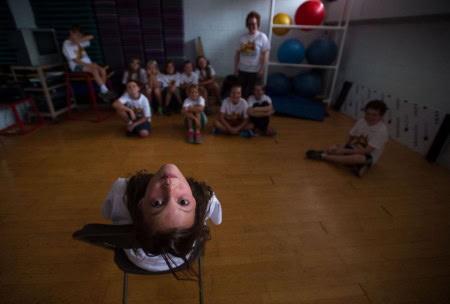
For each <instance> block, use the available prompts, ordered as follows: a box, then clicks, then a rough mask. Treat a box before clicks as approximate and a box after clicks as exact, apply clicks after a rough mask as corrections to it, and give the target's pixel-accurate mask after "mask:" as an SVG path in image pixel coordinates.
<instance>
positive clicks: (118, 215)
mask: <svg viewBox="0 0 450 304" xmlns="http://www.w3.org/2000/svg"><path fill="white" fill-rule="evenodd" d="M126 188H127V179H125V178H118V179H117V180H116V181H115V182H114V183H113V184H112V186H111V189H110V190H109V193H108V195H107V196H106V198H105V201H104V203H103V207H102V211H101V215H102V216H103V217H104V218H105V219H108V220H111V221H112V223H113V224H114V225H129V224H133V220H132V218H131V215H130V212H129V211H128V208H127V203H126V201H125V199H124V194H125V190H126ZM206 212H207V215H206V219H211V221H212V222H213V223H214V224H216V225H219V224H220V223H222V207H221V205H220V202H219V200H218V199H217V197H216V196H215V195H213V196H212V197H211V199H210V200H209V203H208V209H207V211H206ZM124 251H125V253H126V255H127V256H128V258H129V259H130V261H131V262H133V264H135V265H136V266H138V267H140V268H143V269H146V270H150V271H164V270H168V269H169V267H168V266H167V264H166V262H165V261H164V258H163V257H162V256H153V257H149V256H147V255H146V254H145V253H144V251H143V250H142V249H138V250H136V252H135V251H134V250H133V249H124ZM170 257H171V259H169V260H172V261H173V263H171V266H172V267H176V266H180V265H182V264H183V263H184V262H183V260H182V259H180V258H178V257H174V256H170Z"/></svg>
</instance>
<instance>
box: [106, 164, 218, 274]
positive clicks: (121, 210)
mask: <svg viewBox="0 0 450 304" xmlns="http://www.w3.org/2000/svg"><path fill="white" fill-rule="evenodd" d="M101 214H102V216H103V217H104V218H106V219H109V220H111V221H112V223H113V224H116V225H128V224H134V227H135V241H136V242H135V244H136V245H135V248H134V249H124V251H125V253H126V255H127V256H128V258H129V259H130V261H131V262H132V263H134V264H135V265H137V266H138V267H140V268H143V269H146V270H150V271H167V270H170V271H172V273H173V274H174V276H175V277H176V278H177V279H179V277H178V276H177V275H176V273H175V272H174V271H173V270H174V269H175V268H176V267H178V266H181V265H183V264H186V265H187V266H188V269H187V271H186V272H187V273H186V274H187V275H188V276H189V277H198V275H197V273H196V272H195V271H194V270H193V269H192V267H191V266H192V262H193V260H194V259H195V258H196V257H197V256H198V254H201V253H202V252H204V248H205V244H206V241H208V240H209V239H210V230H209V227H208V224H207V221H208V219H210V220H212V222H213V223H214V224H216V225H218V224H220V223H221V222H222V208H221V205H220V202H219V201H218V200H217V198H216V196H215V194H214V192H213V189H212V188H211V187H210V186H209V185H207V184H205V183H203V182H199V181H196V180H195V179H193V178H190V177H187V178H186V177H185V176H184V175H183V174H182V173H181V171H180V170H179V169H178V168H177V166H175V165H173V164H165V165H163V166H162V167H161V168H160V169H159V170H158V171H157V172H156V173H154V174H151V173H148V172H146V171H145V170H142V171H139V172H137V173H136V174H135V175H133V176H131V177H129V178H127V179H125V178H119V179H117V180H116V182H114V184H113V185H112V187H111V190H110V191H109V193H108V195H107V197H106V198H105V201H104V203H103V208H102V212H101Z"/></svg>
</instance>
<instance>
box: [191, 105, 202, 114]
mask: <svg viewBox="0 0 450 304" xmlns="http://www.w3.org/2000/svg"><path fill="white" fill-rule="evenodd" d="M204 109H205V107H204V106H195V107H189V112H191V113H201V112H203V110H204Z"/></svg>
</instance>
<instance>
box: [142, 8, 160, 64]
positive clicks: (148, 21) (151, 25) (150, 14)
mask: <svg viewBox="0 0 450 304" xmlns="http://www.w3.org/2000/svg"><path fill="white" fill-rule="evenodd" d="M139 6H140V13H141V31H142V38H143V41H144V43H143V46H144V56H145V60H146V62H147V61H149V60H156V61H157V62H158V64H159V68H160V69H161V70H163V65H164V63H165V53H164V37H163V24H162V22H163V21H162V19H163V18H162V16H161V1H160V0H139Z"/></svg>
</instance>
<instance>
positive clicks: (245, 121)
mask: <svg viewBox="0 0 450 304" xmlns="http://www.w3.org/2000/svg"><path fill="white" fill-rule="evenodd" d="M248 120H249V119H248V118H245V119H244V120H243V121H242V123H241V124H240V125H238V126H236V127H234V129H235V130H236V131H237V132H236V133H238V132H239V131H241V130H242V128H244V127H245V126H246V125H247V124H248Z"/></svg>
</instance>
